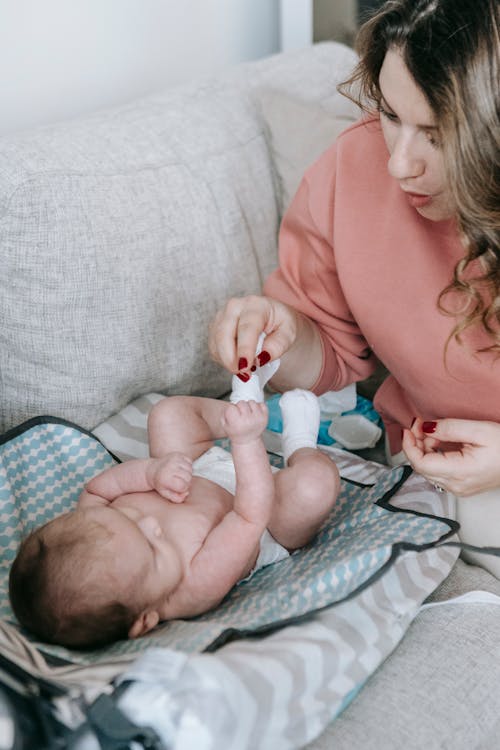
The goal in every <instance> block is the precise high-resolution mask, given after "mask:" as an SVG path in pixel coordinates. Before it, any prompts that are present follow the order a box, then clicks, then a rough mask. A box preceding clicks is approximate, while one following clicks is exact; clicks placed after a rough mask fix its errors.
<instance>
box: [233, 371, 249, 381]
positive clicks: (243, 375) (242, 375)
mask: <svg viewBox="0 0 500 750" xmlns="http://www.w3.org/2000/svg"><path fill="white" fill-rule="evenodd" d="M236 377H238V378H239V379H240V380H241V381H243V383H248V381H249V380H250V375H248V374H247V373H246V372H237V373H236Z"/></svg>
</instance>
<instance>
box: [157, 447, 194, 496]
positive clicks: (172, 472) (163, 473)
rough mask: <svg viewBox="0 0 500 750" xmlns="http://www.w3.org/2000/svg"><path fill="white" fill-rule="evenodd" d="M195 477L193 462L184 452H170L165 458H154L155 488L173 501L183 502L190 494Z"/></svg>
mask: <svg viewBox="0 0 500 750" xmlns="http://www.w3.org/2000/svg"><path fill="white" fill-rule="evenodd" d="M192 477H193V462H192V461H191V459H190V458H188V456H185V455H184V454H183V453H169V454H168V456H165V457H164V458H157V459H154V462H153V464H152V474H151V484H152V485H153V487H154V489H155V490H156V491H157V492H158V494H160V495H161V496H162V497H164V498H165V499H166V500H170V502H172V503H182V502H184V500H185V499H186V498H187V496H188V495H189V488H190V486H191V479H192Z"/></svg>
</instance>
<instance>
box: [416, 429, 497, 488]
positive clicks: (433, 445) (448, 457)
mask: <svg viewBox="0 0 500 750" xmlns="http://www.w3.org/2000/svg"><path fill="white" fill-rule="evenodd" d="M403 450H404V451H405V453H406V455H407V457H408V460H409V462H410V464H411V465H412V467H413V468H414V469H415V471H417V472H418V473H419V474H422V475H423V476H425V477H426V478H427V479H428V480H429V481H430V482H432V483H433V484H436V485H438V486H439V487H442V488H443V489H445V490H449V491H450V492H453V494H454V495H462V496H467V495H474V494H476V493H478V492H483V491H485V490H490V489H493V488H495V487H500V424H498V423H496V422H486V421H484V422H483V421H475V420H469V419H440V420H438V421H436V422H424V421H422V420H421V419H416V420H415V422H414V423H413V425H412V427H411V429H410V430H404V436H403Z"/></svg>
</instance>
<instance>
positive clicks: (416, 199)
mask: <svg viewBox="0 0 500 750" xmlns="http://www.w3.org/2000/svg"><path fill="white" fill-rule="evenodd" d="M405 195H406V197H407V199H408V203H409V204H410V206H413V208H423V206H427V204H428V203H430V202H431V200H432V195H425V194H424V193H409V192H407V191H406V190H405Z"/></svg>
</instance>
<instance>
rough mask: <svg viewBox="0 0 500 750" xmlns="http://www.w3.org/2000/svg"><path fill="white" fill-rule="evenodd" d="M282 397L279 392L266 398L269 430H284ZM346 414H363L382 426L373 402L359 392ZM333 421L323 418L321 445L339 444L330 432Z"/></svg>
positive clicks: (319, 437) (320, 432)
mask: <svg viewBox="0 0 500 750" xmlns="http://www.w3.org/2000/svg"><path fill="white" fill-rule="evenodd" d="M280 398H281V394H279V393H277V394H276V395H275V396H271V397H270V398H268V399H266V404H267V407H268V409H269V421H268V425H267V428H268V430H272V432H283V420H282V419H281V409H280V406H279V401H280ZM346 414H361V415H362V416H363V417H366V418H367V419H369V420H370V422H373V423H374V424H376V425H377V426H378V427H382V420H381V418H380V416H379V414H378V412H377V411H375V409H374V408H373V404H372V402H371V401H370V400H369V399H367V398H364V397H363V396H360V395H359V394H358V395H357V396H356V407H355V408H354V409H351V410H350V411H345V412H343V415H346ZM331 423H332V420H331V419H325V418H322V419H321V422H320V426H319V433H318V443H319V444H320V445H338V443H337V441H336V440H334V439H333V438H332V437H330V435H329V434H328V428H329V427H330V425H331Z"/></svg>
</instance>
